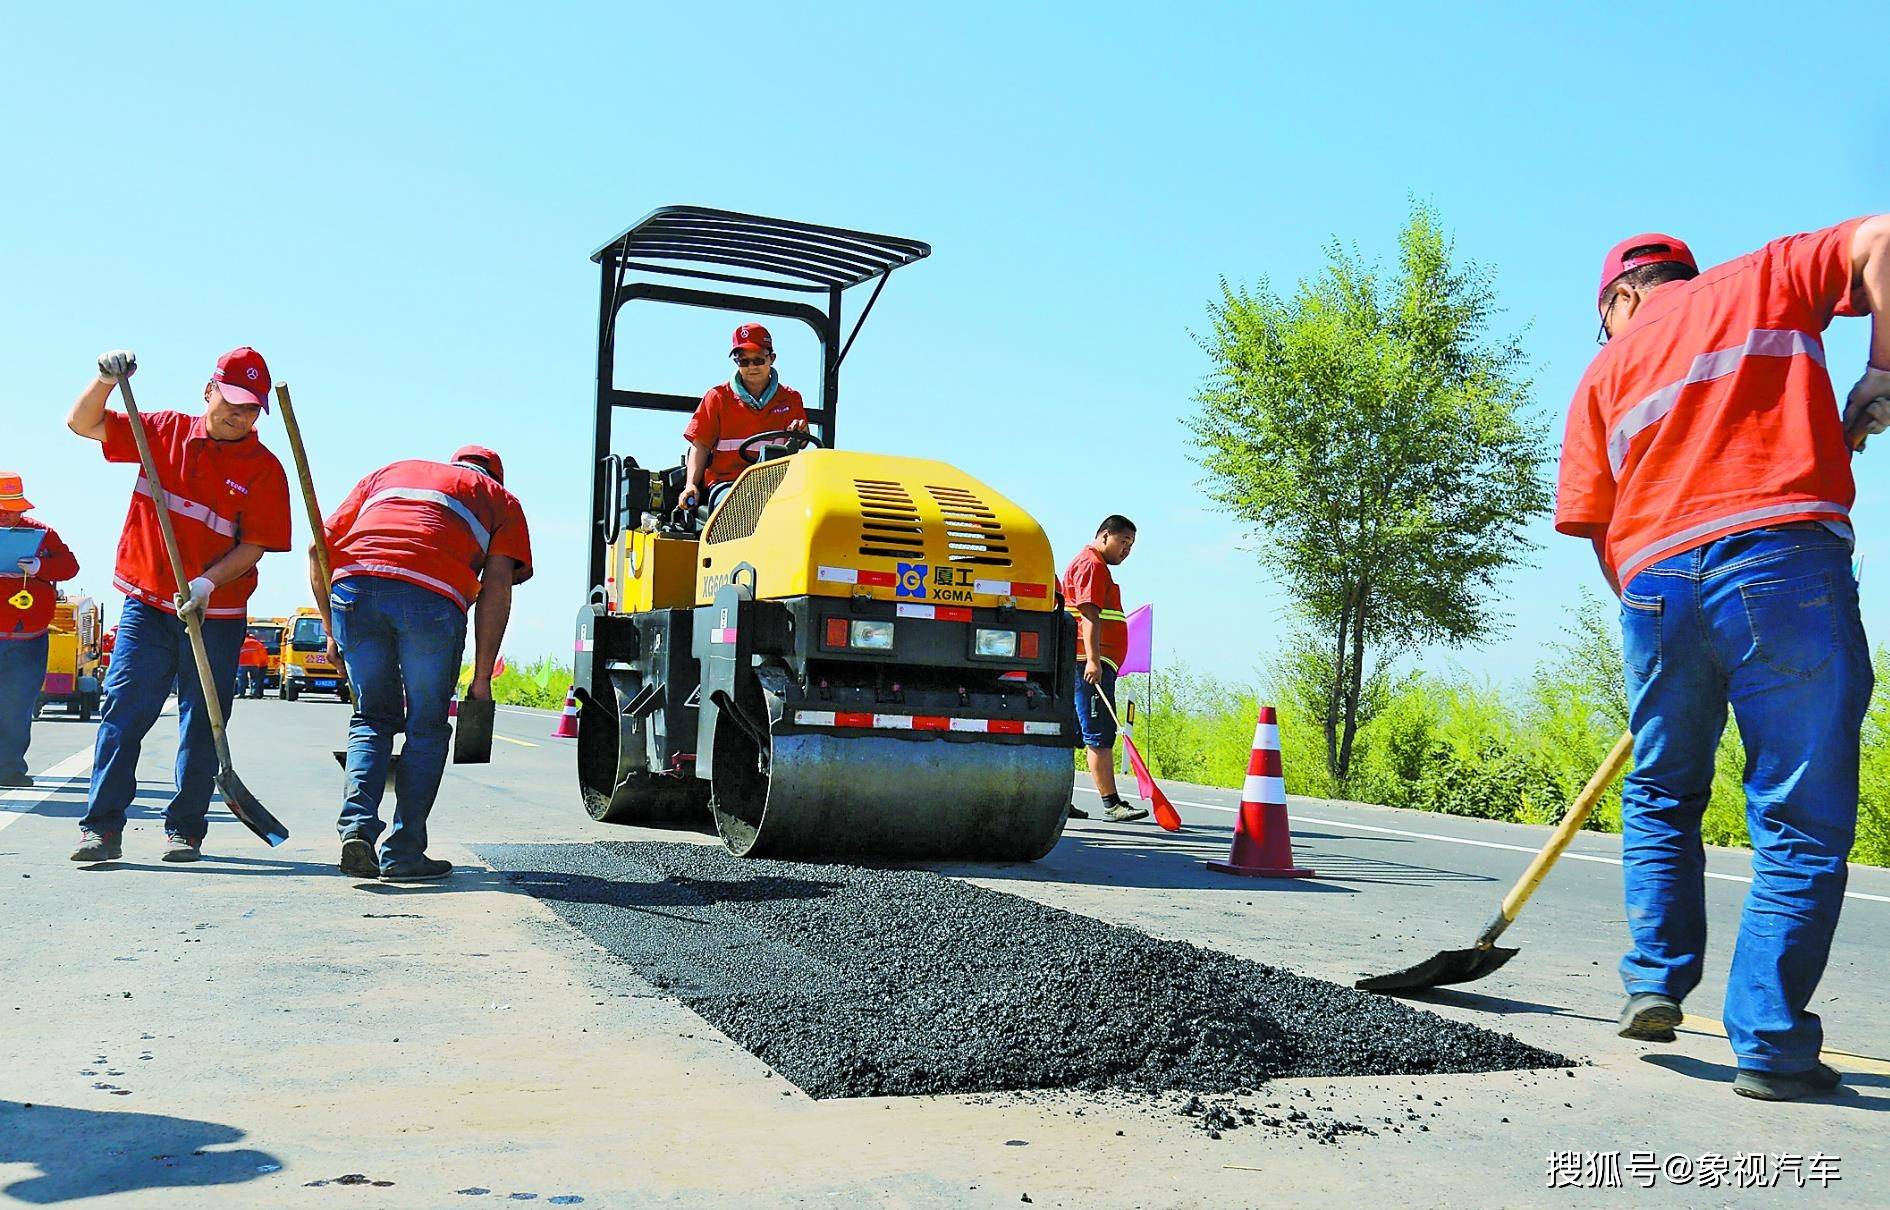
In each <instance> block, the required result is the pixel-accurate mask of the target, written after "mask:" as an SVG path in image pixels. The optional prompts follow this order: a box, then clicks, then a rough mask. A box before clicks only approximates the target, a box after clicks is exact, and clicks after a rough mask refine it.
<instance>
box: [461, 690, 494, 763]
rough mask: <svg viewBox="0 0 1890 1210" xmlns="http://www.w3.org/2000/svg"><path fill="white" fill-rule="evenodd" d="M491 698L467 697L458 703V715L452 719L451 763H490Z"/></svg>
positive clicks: (492, 713)
mask: <svg viewBox="0 0 1890 1210" xmlns="http://www.w3.org/2000/svg"><path fill="white" fill-rule="evenodd" d="M492 707H493V702H492V699H491V698H489V697H488V698H471V697H469V698H467V699H466V700H465V701H463V702H461V703H460V704H459V717H457V718H455V719H454V720H453V763H454V764H456V765H486V764H491V763H492V720H493V715H494V712H493V708H492Z"/></svg>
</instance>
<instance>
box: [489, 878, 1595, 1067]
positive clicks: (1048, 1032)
mask: <svg viewBox="0 0 1890 1210" xmlns="http://www.w3.org/2000/svg"><path fill="white" fill-rule="evenodd" d="M479 853H480V855H481V856H482V857H483V858H485V859H486V860H487V861H488V862H490V863H491V864H492V866H493V867H494V868H495V869H498V870H501V871H503V872H504V873H505V876H506V877H507V878H508V879H509V880H510V881H511V882H512V883H513V884H514V885H515V886H517V887H518V888H519V889H520V890H522V891H525V892H528V893H530V894H532V895H534V896H536V897H537V898H539V899H542V900H544V901H545V902H546V903H548V904H549V905H550V906H551V907H552V908H553V910H555V911H556V912H557V913H558V914H559V915H560V916H561V917H563V918H564V919H565V920H567V921H568V922H570V923H571V924H572V925H573V926H575V927H576V928H578V929H579V930H581V931H582V932H583V933H584V934H585V935H586V936H588V937H590V938H591V939H592V940H593V941H595V942H596V943H597V944H598V945H600V946H602V947H603V948H604V949H606V950H608V951H609V952H610V953H612V954H613V955H615V956H616V957H618V958H620V959H622V960H623V961H624V962H626V963H627V964H629V966H630V967H632V968H633V969H634V970H635V971H636V973H637V974H638V975H639V976H641V977H642V979H643V980H644V981H646V982H648V983H649V984H651V985H653V986H655V987H658V988H661V989H663V990H664V991H665V992H667V993H668V994H670V995H673V996H675V997H676V998H677V999H679V1000H681V1001H682V1002H683V1003H684V1004H686V1005H688V1006H689V1007H690V1008H691V1009H692V1010H694V1011H695V1012H696V1013H697V1014H698V1015H700V1016H701V1017H702V1018H703V1019H704V1020H706V1021H708V1022H709V1023H710V1024H711V1025H713V1026H714V1027H715V1028H716V1029H718V1030H720V1031H721V1032H722V1033H723V1034H725V1035H726V1036H728V1037H729V1038H731V1039H733V1040H734V1041H735V1042H737V1043H739V1044H740V1045H741V1046H743V1047H745V1048H747V1049H748V1050H749V1051H751V1052H752V1053H753V1054H754V1055H755V1056H756V1057H757V1058H759V1059H761V1060H762V1061H763V1062H765V1063H767V1064H768V1065H769V1066H770V1067H772V1068H773V1069H774V1070H775V1071H777V1072H779V1073H780V1074H781V1075H783V1076H784V1077H786V1078H787V1079H788V1080H790V1081H792V1082H793V1083H794V1084H795V1085H796V1086H798V1087H799V1088H801V1089H802V1090H803V1091H805V1092H806V1093H808V1094H809V1095H810V1096H814V1097H858V1096H907V1095H915V1094H928V1093H975V1092H1003V1091H1014V1090H1020V1089H1051V1088H1080V1089H1092V1090H1097V1089H1111V1088H1119V1089H1125V1090H1131V1091H1137V1092H1154V1091H1162V1090H1188V1091H1193V1092H1201V1093H1228V1092H1235V1091H1238V1090H1246V1089H1251V1088H1253V1087H1255V1086H1256V1085H1259V1084H1262V1083H1264V1082H1266V1081H1269V1080H1273V1079H1279V1078H1295V1079H1297V1078H1308V1077H1319V1076H1353V1075H1421V1074H1435V1073H1445V1072H1484V1071H1507V1070H1515V1069H1521V1068H1543V1067H1566V1066H1570V1063H1569V1060H1567V1059H1566V1058H1564V1057H1562V1056H1560V1055H1556V1054H1551V1053H1549V1052H1547V1051H1543V1050H1539V1049H1537V1048H1535V1047H1532V1046H1528V1045H1525V1044H1524V1043H1522V1042H1519V1041H1517V1040H1516V1039H1515V1038H1512V1037H1510V1036H1508V1035H1506V1034H1500V1033H1496V1032H1493V1031H1491V1030H1486V1029H1479V1028H1476V1027H1475V1026H1471V1025H1463V1024H1459V1023H1457V1022H1454V1021H1448V1020H1445V1019H1444V1018H1442V1017H1439V1016H1437V1015H1436V1014H1434V1013H1428V1012H1424V1011H1422V1010H1419V1009H1414V1008H1411V1007H1409V1006H1408V1005H1405V1004H1402V1003H1399V1002H1398V1001H1395V1000H1391V999H1387V998H1385V997H1382V996H1374V995H1370V994H1367V993H1364V992H1359V991H1355V990H1353V989H1352V988H1349V987H1343V986H1341V985H1339V984H1336V983H1329V982H1326V981H1325V980H1321V979H1309V978H1305V977H1303V976H1300V975H1296V974H1293V973H1292V972H1291V971H1286V970H1282V969H1280V968H1278V967H1272V966H1267V965H1264V964H1262V963H1258V962H1250V961H1247V960H1245V959H1241V958H1236V957H1233V956H1232V955H1229V954H1223V953H1218V952H1216V951H1213V950H1204V949H1201V948H1200V947H1198V946H1194V945H1190V944H1187V943H1186V942H1180V941H1164V940H1158V939H1156V938H1153V937H1149V936H1147V935H1145V934H1143V933H1138V932H1136V931H1134V930H1133V929H1126V928H1121V927H1118V926H1116V925H1111V924H1105V923H1103V922H1102V921H1099V920H1094V919H1091V918H1089V917H1087V916H1079V915H1076V914H1074V913H1071V912H1066V911H1063V910H1061V909H1058V908H1053V907H1047V906H1045V905H1043V904H1039V903H1035V902H1033V901H1031V900H1028V899H1020V898H1018V897H1017V896H1015V895H1007V894H1004V893H1002V892H999V891H992V890H987V889H985V888H983V887H980V886H974V885H972V884H971V883H968V882H963V881H960V880H958V879H954V878H948V877H945V876H943V875H940V874H938V873H935V872H933V871H930V870H918V869H875V868H864V867H859V866H841V865H813V864H807V863H802V862H787V861H758V860H752V859H742V858H737V857H734V856H732V855H731V854H729V853H728V852H727V850H725V849H723V848H721V847H719V846H709V845H699V844H681V843H636V842H623V841H607V842H601V843H596V844H570V845H492V846H480V847H479Z"/></svg>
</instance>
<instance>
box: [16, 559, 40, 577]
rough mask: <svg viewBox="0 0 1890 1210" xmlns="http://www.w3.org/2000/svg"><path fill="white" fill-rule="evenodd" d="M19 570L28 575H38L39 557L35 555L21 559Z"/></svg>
mask: <svg viewBox="0 0 1890 1210" xmlns="http://www.w3.org/2000/svg"><path fill="white" fill-rule="evenodd" d="M20 570H21V571H23V572H25V573H26V574H27V575H29V576H36V575H38V574H39V558H38V557H37V556H35V557H33V558H31V559H21V560H20Z"/></svg>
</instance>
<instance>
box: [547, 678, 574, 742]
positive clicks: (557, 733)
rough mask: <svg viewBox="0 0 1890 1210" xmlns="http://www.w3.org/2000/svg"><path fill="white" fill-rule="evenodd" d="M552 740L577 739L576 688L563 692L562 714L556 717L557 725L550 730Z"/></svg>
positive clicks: (572, 687)
mask: <svg viewBox="0 0 1890 1210" xmlns="http://www.w3.org/2000/svg"><path fill="white" fill-rule="evenodd" d="M551 738H552V739H576V738H577V686H576V685H573V686H571V687H570V688H569V689H567V690H565V694H564V713H563V714H560V715H559V716H558V725H557V726H555V727H553V728H552V729H551Z"/></svg>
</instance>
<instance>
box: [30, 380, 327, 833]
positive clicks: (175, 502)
mask: <svg viewBox="0 0 1890 1210" xmlns="http://www.w3.org/2000/svg"><path fill="white" fill-rule="evenodd" d="M137 368H138V361H137V357H136V356H135V355H134V354H132V353H131V352H130V351H129V350H124V349H119V350H114V351H113V352H110V353H106V354H105V355H104V356H102V357H100V358H99V359H98V376H97V377H96V378H94V379H93V380H92V382H91V383H90V385H88V386H87V387H86V388H85V390H84V391H83V392H81V393H80V395H79V398H78V401H77V402H76V403H74V404H73V405H72V412H71V414H70V415H69V416H67V418H66V425H67V427H69V428H70V429H71V430H72V431H73V432H75V433H77V434H78V435H79V436H81V437H86V438H89V439H91V440H93V441H96V442H98V443H99V444H100V445H101V446H103V447H104V454H105V460H106V461H107V462H133V463H135V462H139V461H140V453H139V449H138V444H137V441H136V439H135V437H134V434H133V431H132V425H131V421H130V418H129V417H128V416H126V415H125V414H124V413H121V412H115V411H111V410H109V409H108V408H107V407H106V406H105V404H106V400H107V399H109V398H110V396H111V393H112V390H113V388H114V387H117V386H118V385H119V384H120V383H122V382H124V381H125V380H126V379H128V378H130V377H131V375H132V373H133V372H134V371H136V370H137ZM125 390H126V391H129V390H130V388H129V386H126V387H125ZM203 399H204V411H203V414H202V415H201V416H189V415H186V414H184V413H182V412H150V413H145V414H143V421H144V432H145V435H146V439H147V441H148V444H149V446H150V453H151V455H152V465H153V466H154V468H155V471H156V474H157V477H158V478H159V479H160V480H161V481H162V482H161V484H153V483H151V482H150V481H149V478H148V477H147V476H145V475H142V474H141V475H140V476H139V478H138V482H137V486H136V488H135V489H134V491H133V493H132V497H131V509H130V512H129V514H128V515H127V516H126V518H125V529H124V533H123V535H122V536H121V537H120V538H119V542H118V566H117V572H116V575H115V576H114V578H113V581H112V582H113V584H115V585H116V586H117V588H118V590H119V591H120V592H122V593H124V594H125V609H124V613H123V614H122V615H121V616H120V618H119V622H118V638H117V642H116V645H115V646H114V648H113V650H112V662H111V667H110V669H109V670H108V671H107V672H106V676H105V685H104V691H105V697H104V710H103V712H102V713H101V714H100V716H99V725H98V738H97V741H96V745H95V748H94V754H93V760H92V787H91V793H90V796H89V802H88V804H87V809H86V813H85V818H84V819H83V820H81V821H80V823H79V845H78V847H77V848H76V849H74V850H73V853H72V860H74V861H84V862H96V861H113V860H116V859H117V858H118V857H119V856H120V853H121V845H120V838H121V836H122V834H123V832H124V827H125V812H126V809H127V808H128V807H129V806H130V805H131V799H132V795H133V794H134V793H135V792H136V790H137V786H138V752H139V749H140V747H141V746H142V744H143V742H144V737H145V733H146V732H148V731H150V729H151V725H152V724H153V723H155V722H156V721H157V718H158V715H159V714H160V713H162V712H163V709H164V702H165V699H166V698H168V697H169V696H170V692H171V687H172V686H173V685H175V686H176V687H177V701H178V745H177V747H178V751H177V770H176V787H177V792H176V794H175V795H173V796H172V798H171V801H170V804H169V805H168V806H167V807H166V808H165V811H164V835H165V847H164V853H163V857H164V860H165V861H196V860H197V859H198V857H199V856H200V855H201V853H202V849H203V839H204V834H205V832H206V831H207V828H208V824H207V818H206V817H207V814H208V811H209V807H210V788H211V786H212V784H213V783H215V782H217V780H218V777H219V756H218V752H217V739H216V737H215V736H214V735H213V729H212V725H213V721H214V722H215V724H216V725H217V726H220V725H221V720H222V719H223V718H225V717H228V715H229V710H230V701H231V697H232V696H233V691H234V689H235V687H236V660H237V652H238V650H239V649H240V648H241V647H242V644H243V635H244V633H245V629H246V625H247V619H248V616H249V605H248V602H249V598H250V594H251V593H253V592H254V591H255V590H256V563H257V561H258V560H259V559H261V558H262V556H263V553H264V552H265V551H281V550H288V549H289V547H290V545H291V543H290V536H289V483H288V479H287V478H286V477H285V476H284V475H283V473H282V464H281V463H279V462H277V461H276V456H275V455H274V454H272V453H270V452H269V450H268V449H267V448H266V447H265V446H264V445H263V443H262V442H261V441H260V440H259V439H258V438H257V436H256V421H257V418H258V417H259V416H261V414H262V413H263V412H266V411H268V410H269V367H268V365H267V364H266V363H265V362H264V361H263V358H262V355H261V354H260V353H258V352H256V350H254V349H251V348H248V347H244V348H237V349H232V350H230V351H229V352H228V353H225V354H224V355H223V356H222V357H220V358H218V360H217V364H216V369H215V370H214V371H213V372H212V373H211V376H210V380H209V381H208V382H207V383H205V384H204V388H203ZM156 492H162V493H163V494H164V495H165V497H166V499H167V500H168V505H169V515H170V519H171V524H172V528H173V530H174V532H175V537H176V545H177V553H178V556H179V558H180V562H179V563H178V564H177V566H181V567H182V568H183V571H182V572H181V573H174V571H173V566H174V565H173V563H172V561H171V559H170V556H169V552H168V551H167V549H166V542H165V535H164V533H163V531H162V528H161V526H160V521H159V515H158V501H157V498H156V496H155V495H154V494H153V493H156ZM178 574H182V575H187V576H189V577H191V578H190V580H189V583H188V587H187V589H186V590H185V592H183V593H179V592H178V585H177V584H176V582H175V580H176V578H177V575H178ZM180 599H183V600H184V602H185V603H184V605H183V608H184V609H186V610H189V611H191V612H192V613H193V614H194V615H195V619H194V620H196V621H198V623H199V626H200V629H201V633H202V636H203V644H204V648H205V654H206V655H207V657H208V662H209V667H210V670H211V677H210V678H209V679H210V680H211V681H212V682H213V683H214V685H215V687H216V691H217V697H218V710H211V709H209V708H208V707H209V702H208V699H206V697H205V696H204V686H203V683H202V682H203V679H204V678H203V677H201V676H199V675H198V674H197V673H196V672H194V671H193V670H192V658H193V653H192V651H191V648H190V645H189V636H188V633H187V629H186V624H185V620H184V619H183V618H180V617H179V616H178V601H179V600H180Z"/></svg>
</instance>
